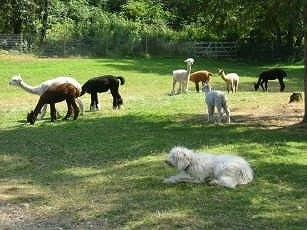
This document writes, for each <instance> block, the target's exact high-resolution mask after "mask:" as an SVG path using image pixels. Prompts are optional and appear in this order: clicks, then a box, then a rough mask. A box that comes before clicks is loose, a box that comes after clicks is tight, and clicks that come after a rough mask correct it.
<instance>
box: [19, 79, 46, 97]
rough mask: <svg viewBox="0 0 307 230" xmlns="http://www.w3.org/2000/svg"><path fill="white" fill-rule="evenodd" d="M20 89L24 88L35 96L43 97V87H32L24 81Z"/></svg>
mask: <svg viewBox="0 0 307 230" xmlns="http://www.w3.org/2000/svg"><path fill="white" fill-rule="evenodd" d="M20 87H21V88H23V89H24V90H25V91H27V92H29V93H33V94H38V95H42V94H43V89H42V86H41V85H39V86H30V85H28V84H27V83H25V82H24V81H21V82H20Z"/></svg>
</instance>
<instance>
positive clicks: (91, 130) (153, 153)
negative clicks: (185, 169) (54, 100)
mask: <svg viewBox="0 0 307 230" xmlns="http://www.w3.org/2000/svg"><path fill="white" fill-rule="evenodd" d="M177 117H178V114H177V115H176V118H173V117H171V116H170V117H167V118H166V117H154V116H148V117H144V116H136V115H126V116H122V117H105V118H94V119H84V118H80V119H79V120H77V121H67V122H64V121H58V122H55V123H50V122H48V121H41V122H37V123H36V124H35V125H34V126H30V125H25V126H22V127H19V128H16V129H11V130H5V131H3V130H1V131H0V136H1V139H0V146H1V155H0V157H1V159H2V160H1V161H0V166H1V167H0V168H1V174H0V180H1V182H2V183H6V182H7V183H10V182H11V181H18V183H20V181H23V183H24V184H25V185H27V184H30V185H35V186H38V187H40V188H45V189H47V188H48V189H49V190H51V191H53V192H54V193H57V192H60V193H63V196H65V195H66V196H67V194H68V195H69V196H72V197H68V198H67V199H68V200H72V201H71V203H70V202H67V203H65V202H64V204H63V206H62V207H58V209H59V210H58V213H59V214H57V215H55V216H49V217H44V220H45V221H44V224H46V226H48V224H51V225H52V226H53V227H54V226H58V227H66V228H69V227H71V226H72V225H73V224H76V223H79V224H82V223H85V222H86V221H87V220H89V219H91V221H92V223H96V224H97V226H100V227H101V226H102V227H110V228H118V227H123V226H126V227H127V226H128V227H129V228H131V229H144V228H164V227H165V228H168V229H176V228H187V227H189V228H191V229H199V228H204V227H208V228H230V229H244V228H246V227H251V226H252V228H254V229H255V228H260V227H262V228H263V227H264V226H269V227H268V229H269V228H270V229H272V228H275V229H277V228H280V227H284V226H297V227H298V228H299V227H301V226H302V227H303V225H304V224H305V223H304V222H306V219H304V217H303V213H302V212H303V211H302V212H300V210H298V209H297V208H296V207H297V206H298V203H299V202H305V204H306V200H305V198H304V196H305V181H304V180H303V178H304V175H305V172H306V165H303V164H298V163H294V162H289V163H287V162H284V161H282V160H273V162H269V160H270V159H274V158H276V159H278V158H282V157H289V161H291V159H292V158H293V156H292V155H295V153H293V152H291V151H287V150H288V147H289V146H288V145H287V143H290V142H295V143H296V144H297V146H299V148H300V146H301V148H302V151H303V150H304V149H305V148H306V135H305V134H303V133H301V132H291V130H292V129H293V127H292V128H291V127H287V128H281V129H273V130H269V129H265V128H264V127H261V126H259V124H257V123H254V124H242V123H241V124H240V123H238V124H230V125H220V126H216V125H214V124H207V123H205V122H203V120H202V119H203V118H201V117H198V116H197V117H195V116H194V115H189V114H182V115H181V117H183V119H182V121H180V122H178V118H177ZM236 119H239V118H236ZM238 143H239V144H238ZM174 145H185V146H187V147H189V148H193V149H203V148H204V147H209V149H210V148H214V147H216V146H220V145H231V146H234V147H235V149H236V153H235V154H238V155H241V156H244V157H246V158H247V159H248V161H250V162H251V165H252V167H253V168H254V169H255V174H256V177H255V181H254V182H253V183H252V184H250V185H246V186H239V187H238V188H237V189H235V190H230V189H225V188H221V187H216V186H206V185H191V184H179V185H164V184H162V183H161V182H162V180H163V178H164V177H167V176H170V175H172V174H174V173H176V172H175V170H173V169H170V168H168V167H167V166H165V165H164V164H163V160H164V158H165V157H166V155H165V156H164V154H166V153H167V152H168V151H169V149H170V148H172V147H173V146H174ZM257 145H263V151H266V149H267V150H268V151H267V152H263V153H261V154H259V151H255V149H254V147H256V146H257ZM257 148H259V147H257ZM290 149H291V148H290ZM292 161H293V159H292ZM95 178H98V179H95ZM16 183H17V182H16ZM18 186H20V184H19V185H16V189H15V190H14V189H13V190H10V189H8V190H2V192H1V193H2V194H5V195H7V196H12V197H14V198H11V199H9V201H8V202H9V203H15V204H19V203H21V202H27V203H30V204H31V206H32V205H33V206H35V205H37V206H41V205H43V204H45V203H46V202H47V203H50V204H52V201H50V200H49V199H50V198H48V196H51V197H52V195H50V194H49V195H48V194H43V195H42V194H39V195H35V194H32V195H29V194H27V193H25V191H24V190H23V189H21V188H17V187H18ZM71 187H76V191H75V190H73V191H70V188H71ZM74 196H75V197H74ZM79 199H85V200H87V202H89V203H91V205H89V204H86V205H85V204H84V203H83V204H81V207H80V206H75V205H74V203H80V201H79ZM303 204H304V203H303ZM63 210H65V212H64V211H63ZM280 210H286V211H289V214H288V215H285V216H283V217H280ZM84 213H85V214H84ZM60 216H61V217H62V219H63V218H67V222H65V221H64V222H63V221H62V222H58V223H56V221H55V220H57V219H61V218H60ZM48 221H49V222H48ZM38 222H39V223H41V220H36V222H35V221H34V222H33V223H32V224H37V223H38ZM79 226H80V225H79Z"/></svg>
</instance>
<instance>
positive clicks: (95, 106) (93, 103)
mask: <svg viewBox="0 0 307 230" xmlns="http://www.w3.org/2000/svg"><path fill="white" fill-rule="evenodd" d="M90 110H91V111H94V110H99V103H98V94H97V92H94V93H91V107H90Z"/></svg>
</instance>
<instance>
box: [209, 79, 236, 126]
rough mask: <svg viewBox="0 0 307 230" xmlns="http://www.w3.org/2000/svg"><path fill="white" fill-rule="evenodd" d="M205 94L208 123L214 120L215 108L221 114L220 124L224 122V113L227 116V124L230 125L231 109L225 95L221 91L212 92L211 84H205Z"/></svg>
mask: <svg viewBox="0 0 307 230" xmlns="http://www.w3.org/2000/svg"><path fill="white" fill-rule="evenodd" d="M203 92H204V93H205V96H206V99H205V102H206V104H207V109H208V122H211V121H212V120H213V114H214V107H216V108H217V111H218V113H219V118H218V122H220V121H221V120H222V117H223V112H222V109H223V110H224V112H225V113H226V115H227V123H228V124H229V123H230V109H229V107H228V103H227V98H226V96H225V94H224V93H223V92H221V91H211V87H210V85H209V84H205V85H204V87H203Z"/></svg>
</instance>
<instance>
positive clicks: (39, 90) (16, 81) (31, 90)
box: [9, 75, 84, 120]
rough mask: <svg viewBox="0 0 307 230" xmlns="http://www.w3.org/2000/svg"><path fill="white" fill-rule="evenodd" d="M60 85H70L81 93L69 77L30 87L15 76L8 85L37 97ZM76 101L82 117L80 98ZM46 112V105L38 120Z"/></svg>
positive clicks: (19, 77) (76, 83) (74, 81)
mask: <svg viewBox="0 0 307 230" xmlns="http://www.w3.org/2000/svg"><path fill="white" fill-rule="evenodd" d="M61 83H71V84H73V85H74V86H75V87H76V88H78V89H79V90H80V91H81V85H80V84H79V83H78V82H77V81H76V80H75V79H73V78H71V77H57V78H54V79H50V80H47V81H44V82H42V83H41V84H40V85H37V86H30V85H28V84H27V83H25V82H24V81H23V80H22V78H21V76H20V75H15V76H13V77H12V79H11V81H10V82H9V84H10V85H16V86H19V87H21V88H22V89H24V90H25V91H27V92H29V93H33V94H37V95H40V96H41V95H42V94H43V93H44V92H45V91H46V90H47V89H48V88H49V87H51V86H53V85H57V84H61ZM76 101H77V103H78V105H79V107H80V110H81V113H80V114H81V115H82V114H83V111H84V106H83V102H82V101H81V99H80V98H76ZM46 110H47V104H46V105H44V106H43V108H42V110H41V112H40V117H39V120H40V119H42V118H43V117H44V116H45V114H46Z"/></svg>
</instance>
